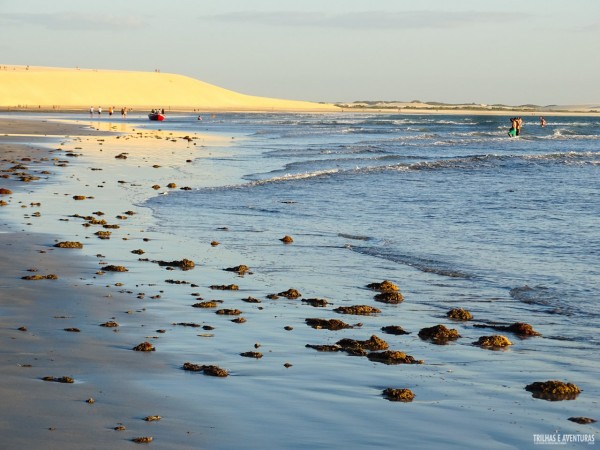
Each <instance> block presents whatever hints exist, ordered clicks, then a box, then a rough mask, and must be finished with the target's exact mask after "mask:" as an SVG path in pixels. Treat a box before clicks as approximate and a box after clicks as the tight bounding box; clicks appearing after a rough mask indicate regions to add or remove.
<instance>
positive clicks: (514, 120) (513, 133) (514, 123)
mask: <svg viewBox="0 0 600 450" xmlns="http://www.w3.org/2000/svg"><path fill="white" fill-rule="evenodd" d="M517 126H518V124H517V118H516V117H512V118H511V119H510V130H508V137H515V136H517Z"/></svg>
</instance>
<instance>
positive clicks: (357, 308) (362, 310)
mask: <svg viewBox="0 0 600 450" xmlns="http://www.w3.org/2000/svg"><path fill="white" fill-rule="evenodd" d="M334 311H335V312H336V313H339V314H354V315H357V316H369V315H371V314H378V313H380V312H381V310H379V309H377V308H374V307H373V306H368V305H353V306H340V307H338V308H335V309H334Z"/></svg>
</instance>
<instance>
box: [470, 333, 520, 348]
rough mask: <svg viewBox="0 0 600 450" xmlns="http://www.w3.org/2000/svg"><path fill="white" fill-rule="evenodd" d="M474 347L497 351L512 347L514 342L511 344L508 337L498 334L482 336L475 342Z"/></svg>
mask: <svg viewBox="0 0 600 450" xmlns="http://www.w3.org/2000/svg"><path fill="white" fill-rule="evenodd" d="M473 345H476V346H478V347H483V348H488V349H492V350H497V349H501V348H506V347H508V346H509V345H512V342H510V341H509V340H508V338H507V337H506V336H502V335H500V334H496V335H493V336H481V337H480V338H479V339H478V340H477V341H476V342H473Z"/></svg>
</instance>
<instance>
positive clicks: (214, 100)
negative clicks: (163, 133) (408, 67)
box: [0, 65, 338, 111]
mask: <svg viewBox="0 0 600 450" xmlns="http://www.w3.org/2000/svg"><path fill="white" fill-rule="evenodd" d="M90 106H94V108H97V107H98V106H101V107H102V108H103V109H104V110H105V111H106V110H107V109H108V107H109V106H114V107H115V108H116V109H117V110H119V109H120V108H121V107H128V108H133V109H137V110H139V109H149V108H165V109H168V110H171V109H172V110H187V111H192V110H205V111H206V110H215V111H223V110H238V111H270V110H276V111H336V110H338V108H336V107H335V106H333V105H330V104H321V103H313V102H305V101H294V100H282V99H274V98H266V97H255V96H251V95H244V94H240V93H237V92H233V91H229V90H227V89H223V88H220V87H218V86H214V85H211V84H208V83H204V82H202V81H199V80H196V79H193V78H190V77H186V76H183V75H177V74H171V73H161V72H132V71H119V70H94V69H78V68H75V69H66V68H53V67H33V66H31V67H30V66H5V65H0V107H5V108H12V107H27V108H28V109H35V108H42V109H58V110H60V109H80V108H85V109H88V108H89V107H90Z"/></svg>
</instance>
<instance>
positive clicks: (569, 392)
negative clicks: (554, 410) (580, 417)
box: [525, 380, 581, 401]
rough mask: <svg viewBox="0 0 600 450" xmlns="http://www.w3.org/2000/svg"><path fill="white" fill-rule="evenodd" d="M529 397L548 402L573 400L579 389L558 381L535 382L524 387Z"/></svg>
mask: <svg viewBox="0 0 600 450" xmlns="http://www.w3.org/2000/svg"><path fill="white" fill-rule="evenodd" d="M525 390H526V391H529V392H531V393H532V394H531V396H532V397H534V398H539V399H542V400H548V401H561V400H575V399H576V398H577V396H578V395H579V394H580V392H581V389H579V387H577V386H576V385H575V384H573V383H565V382H562V381H558V380H549V381H536V382H534V383H531V384H528V385H527V386H525Z"/></svg>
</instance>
